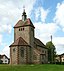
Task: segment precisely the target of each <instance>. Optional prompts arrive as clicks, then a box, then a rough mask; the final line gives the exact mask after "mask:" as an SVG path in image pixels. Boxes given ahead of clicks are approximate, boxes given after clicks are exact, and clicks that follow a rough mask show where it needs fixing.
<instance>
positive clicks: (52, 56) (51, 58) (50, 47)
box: [46, 41, 56, 63]
mask: <svg viewBox="0 0 64 71" xmlns="http://www.w3.org/2000/svg"><path fill="white" fill-rule="evenodd" d="M46 47H47V48H48V62H50V63H53V62H55V55H56V51H55V46H54V44H53V43H52V42H51V41H49V42H47V43H46Z"/></svg>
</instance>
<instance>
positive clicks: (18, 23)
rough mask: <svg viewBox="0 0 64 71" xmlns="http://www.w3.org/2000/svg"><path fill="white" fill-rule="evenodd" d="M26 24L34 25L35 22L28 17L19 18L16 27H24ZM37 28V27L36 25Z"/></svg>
mask: <svg viewBox="0 0 64 71" xmlns="http://www.w3.org/2000/svg"><path fill="white" fill-rule="evenodd" d="M24 26H32V27H34V25H33V23H32V22H31V20H30V19H29V18H28V19H26V20H25V21H22V20H19V21H18V22H17V24H16V25H15V26H14V28H18V27H24ZM34 28H35V27H34Z"/></svg>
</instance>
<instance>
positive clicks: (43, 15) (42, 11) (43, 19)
mask: <svg viewBox="0 0 64 71" xmlns="http://www.w3.org/2000/svg"><path fill="white" fill-rule="evenodd" d="M40 9H41V21H42V22H45V20H46V18H47V15H48V13H49V9H47V10H44V9H43V8H42V7H41V8H40Z"/></svg>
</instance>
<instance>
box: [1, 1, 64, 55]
mask: <svg viewBox="0 0 64 71" xmlns="http://www.w3.org/2000/svg"><path fill="white" fill-rule="evenodd" d="M23 6H25V10H26V13H27V17H28V18H30V19H31V20H32V22H33V24H34V26H35V37H37V38H39V39H40V40H41V41H42V42H43V43H44V44H46V43H47V42H48V41H50V36H51V35H52V36H53V40H52V41H53V43H54V45H55V46H56V51H57V54H62V53H64V0H0V54H6V55H7V56H9V45H10V44H11V43H12V42H13V41H14V29H13V27H14V25H15V24H16V23H17V21H18V20H20V19H22V12H23Z"/></svg>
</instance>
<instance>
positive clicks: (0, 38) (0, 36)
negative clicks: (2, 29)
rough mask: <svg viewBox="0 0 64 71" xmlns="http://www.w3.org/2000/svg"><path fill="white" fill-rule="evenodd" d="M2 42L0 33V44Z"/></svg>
mask: <svg viewBox="0 0 64 71" xmlns="http://www.w3.org/2000/svg"><path fill="white" fill-rule="evenodd" d="M1 44H2V35H1V34H0V45H1Z"/></svg>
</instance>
